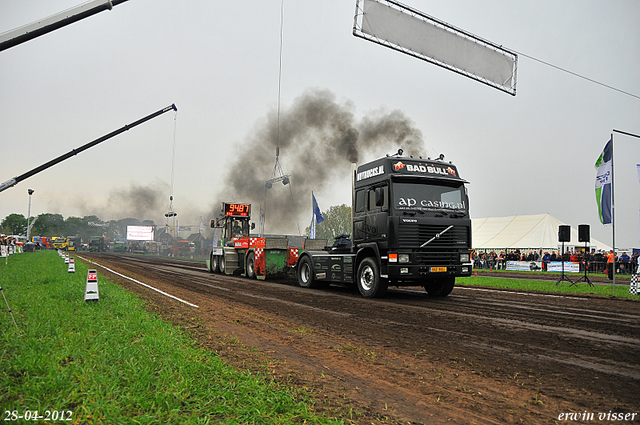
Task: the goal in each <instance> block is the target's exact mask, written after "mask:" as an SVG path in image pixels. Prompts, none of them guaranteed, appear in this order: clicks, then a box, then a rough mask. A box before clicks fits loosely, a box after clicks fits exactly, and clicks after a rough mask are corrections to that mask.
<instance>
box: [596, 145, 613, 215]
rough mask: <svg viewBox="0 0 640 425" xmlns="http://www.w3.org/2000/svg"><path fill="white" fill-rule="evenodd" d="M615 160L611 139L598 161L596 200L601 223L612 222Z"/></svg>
mask: <svg viewBox="0 0 640 425" xmlns="http://www.w3.org/2000/svg"><path fill="white" fill-rule="evenodd" d="M612 160H613V141H612V140H609V141H608V142H607V144H606V145H605V147H604V150H603V151H602V153H601V154H600V156H599V157H598V160H597V161H596V164H595V167H596V173H597V174H596V201H597V202H598V215H599V216H600V223H602V224H605V225H607V224H611V222H612V214H611V180H612V174H611V173H612V172H613V170H612V169H611V164H612V162H613V161H612Z"/></svg>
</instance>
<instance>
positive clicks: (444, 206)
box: [393, 183, 468, 213]
mask: <svg viewBox="0 0 640 425" xmlns="http://www.w3.org/2000/svg"><path fill="white" fill-rule="evenodd" d="M466 199H467V198H466V196H465V192H464V185H462V184H460V185H459V186H450V185H444V184H428V185H427V184H417V183H394V185H393V207H394V209H395V210H396V211H399V212H402V211H416V210H418V211H444V212H447V213H449V212H466V211H467V208H468V205H467V202H466Z"/></svg>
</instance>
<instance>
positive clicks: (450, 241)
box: [398, 224, 469, 251]
mask: <svg viewBox="0 0 640 425" xmlns="http://www.w3.org/2000/svg"><path fill="white" fill-rule="evenodd" d="M398 227H399V228H398V244H399V246H401V247H406V248H419V247H420V245H422V244H423V243H425V242H427V241H428V240H429V239H431V238H433V237H434V236H435V235H437V234H438V233H440V232H442V231H443V230H444V229H446V228H447V227H449V225H448V224H447V225H444V224H435V225H434V224H401V225H400V226H398ZM467 247H469V227H468V226H463V225H455V224H454V225H453V228H451V229H450V230H448V231H446V232H445V233H443V234H442V235H440V237H439V238H437V239H434V240H433V241H431V242H430V243H429V244H428V245H427V246H425V247H424V248H423V249H424V250H425V251H431V250H434V249H436V250H443V249H444V250H447V249H460V248H467Z"/></svg>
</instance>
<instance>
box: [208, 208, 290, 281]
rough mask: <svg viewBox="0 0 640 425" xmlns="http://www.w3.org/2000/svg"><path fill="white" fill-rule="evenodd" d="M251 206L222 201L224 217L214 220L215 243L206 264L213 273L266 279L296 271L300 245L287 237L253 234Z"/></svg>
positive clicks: (222, 214)
mask: <svg viewBox="0 0 640 425" xmlns="http://www.w3.org/2000/svg"><path fill="white" fill-rule="evenodd" d="M250 220H251V205H250V204H242V203H228V202H223V203H222V208H221V216H220V217H219V218H218V219H216V220H211V227H212V228H213V246H212V249H211V254H210V256H209V260H207V267H208V268H209V271H210V272H212V273H223V274H228V275H231V274H240V275H244V276H246V277H248V278H251V279H261V280H264V279H265V278H266V277H267V276H268V275H275V274H281V273H283V272H284V271H285V270H287V269H291V270H293V267H294V266H295V264H296V261H297V259H298V248H290V247H289V246H288V239H285V238H259V237H250V236H249V231H250V230H251V229H253V228H254V227H255V224H252V223H250Z"/></svg>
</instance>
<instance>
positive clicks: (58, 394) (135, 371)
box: [0, 251, 342, 424]
mask: <svg viewBox="0 0 640 425" xmlns="http://www.w3.org/2000/svg"><path fill="white" fill-rule="evenodd" d="M76 267H77V271H76V273H75V274H73V273H68V272H67V266H66V265H65V264H64V261H63V259H61V258H60V257H59V256H58V255H57V253H56V252H55V251H41V252H36V253H25V254H18V255H13V256H11V257H10V258H9V259H8V264H5V261H4V259H2V262H1V263H0V286H2V289H3V293H4V295H5V296H6V299H7V301H8V303H9V306H10V308H11V309H12V310H13V314H14V316H15V320H16V322H17V325H18V330H16V329H15V326H14V323H13V321H12V320H11V316H10V314H9V311H8V309H7V306H6V305H5V303H4V300H0V414H2V416H1V417H0V420H2V421H7V422H6V423H36V422H34V421H28V422H27V421H18V422H13V421H11V419H12V413H11V412H15V415H16V416H17V415H22V416H24V415H25V413H26V412H27V411H29V412H35V411H38V415H41V416H45V415H47V411H48V412H49V413H48V415H49V418H53V416H52V412H56V416H59V415H60V412H63V415H64V419H69V418H70V419H71V421H61V420H58V421H50V422H48V423H52V422H53V423H74V424H79V423H82V424H159V423H164V424H209V423H210V424H278V423H291V422H298V423H320V424H325V423H326V424H331V423H342V421H340V420H331V419H325V418H322V417H319V416H318V415H317V414H316V413H315V412H314V400H312V399H310V398H309V396H308V394H307V393H304V394H303V393H301V392H296V391H293V390H290V389H288V388H284V387H283V386H282V385H279V384H277V383H275V382H273V381H272V380H270V379H269V378H268V377H266V375H265V376H262V375H256V374H255V373H251V372H243V371H238V370H236V369H234V368H231V367H229V366H227V365H225V363H224V362H223V361H222V360H221V359H220V358H219V357H217V356H216V354H215V353H214V352H211V351H207V350H204V349H201V348H198V347H197V346H196V345H195V343H194V342H193V341H191V340H189V339H188V338H187V337H186V336H185V334H184V333H183V332H182V331H181V330H180V329H178V328H175V327H173V326H171V325H170V324H168V323H165V322H163V321H162V320H160V319H159V318H158V317H156V316H154V315H153V314H151V313H149V312H147V311H146V310H144V309H143V308H141V307H142V305H143V302H142V301H141V300H140V299H138V298H137V297H136V296H134V295H133V294H131V293H129V292H127V291H126V290H124V289H122V288H120V287H119V286H117V285H116V284H114V283H111V282H109V281H107V280H105V279H103V278H102V277H101V276H100V275H99V290H100V300H99V301H92V302H85V301H84V292H85V282H86V276H87V267H86V266H85V265H83V264H82V263H81V262H78V264H77V265H76ZM7 411H8V412H7ZM32 414H33V413H32ZM39 423H44V419H42V420H40V421H39Z"/></svg>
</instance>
